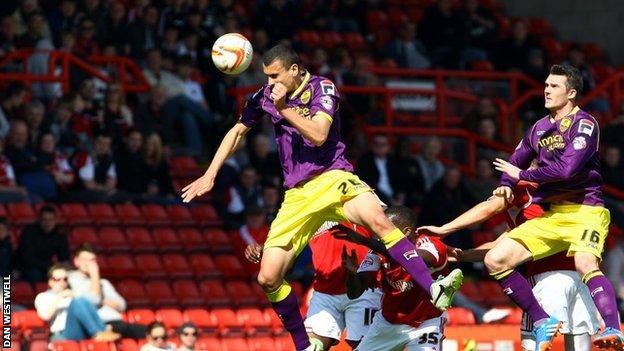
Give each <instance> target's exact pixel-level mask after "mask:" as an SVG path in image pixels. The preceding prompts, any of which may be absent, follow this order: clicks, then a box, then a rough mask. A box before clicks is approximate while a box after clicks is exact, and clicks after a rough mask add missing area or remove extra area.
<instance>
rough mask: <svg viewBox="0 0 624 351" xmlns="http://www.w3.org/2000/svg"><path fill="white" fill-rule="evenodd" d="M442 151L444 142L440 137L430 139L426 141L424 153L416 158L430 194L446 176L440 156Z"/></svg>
mask: <svg viewBox="0 0 624 351" xmlns="http://www.w3.org/2000/svg"><path fill="white" fill-rule="evenodd" d="M441 151H442V141H440V138H438V137H435V136H433V137H430V138H429V139H427V141H425V143H424V145H423V147H422V152H421V153H420V154H419V155H417V156H416V162H418V166H420V173H421V174H422V176H423V180H424V182H425V192H428V191H429V190H431V188H432V187H433V184H435V183H436V182H437V181H438V180H439V179H440V178H442V176H443V175H444V165H443V164H442V162H440V159H439V156H440V152H441Z"/></svg>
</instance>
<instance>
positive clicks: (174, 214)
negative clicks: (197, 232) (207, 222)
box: [168, 205, 195, 226]
mask: <svg viewBox="0 0 624 351" xmlns="http://www.w3.org/2000/svg"><path fill="white" fill-rule="evenodd" d="M168 214H169V218H170V219H171V222H172V223H173V225H175V226H192V225H195V219H193V214H191V211H190V210H189V209H188V207H186V206H181V205H171V206H169V208H168Z"/></svg>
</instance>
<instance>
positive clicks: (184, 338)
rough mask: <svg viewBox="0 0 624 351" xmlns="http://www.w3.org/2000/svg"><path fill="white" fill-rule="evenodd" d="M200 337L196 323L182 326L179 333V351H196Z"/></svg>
mask: <svg viewBox="0 0 624 351" xmlns="http://www.w3.org/2000/svg"><path fill="white" fill-rule="evenodd" d="M198 335H199V330H198V329H197V326H196V325H195V324H194V323H192V322H186V323H184V324H182V326H180V329H179V331H178V336H179V337H180V346H178V348H177V351H194V350H195V344H196V343H197V338H198Z"/></svg>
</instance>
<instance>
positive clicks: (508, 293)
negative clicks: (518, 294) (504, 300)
mask: <svg viewBox="0 0 624 351" xmlns="http://www.w3.org/2000/svg"><path fill="white" fill-rule="evenodd" d="M503 292H504V293H505V295H511V294H513V292H514V291H513V290H512V289H511V288H505V289H504V290H503Z"/></svg>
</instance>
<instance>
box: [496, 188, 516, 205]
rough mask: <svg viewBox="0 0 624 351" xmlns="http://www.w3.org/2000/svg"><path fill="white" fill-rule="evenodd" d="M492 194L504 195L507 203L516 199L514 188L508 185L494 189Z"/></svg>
mask: <svg viewBox="0 0 624 351" xmlns="http://www.w3.org/2000/svg"><path fill="white" fill-rule="evenodd" d="M492 194H493V195H494V196H499V197H500V196H502V197H504V198H505V200H506V201H507V203H512V202H513V199H514V195H513V190H511V188H510V187H508V186H499V187H498V188H496V189H494V191H493V192H492Z"/></svg>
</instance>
